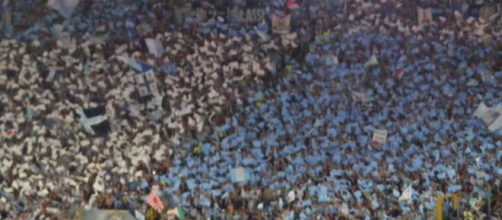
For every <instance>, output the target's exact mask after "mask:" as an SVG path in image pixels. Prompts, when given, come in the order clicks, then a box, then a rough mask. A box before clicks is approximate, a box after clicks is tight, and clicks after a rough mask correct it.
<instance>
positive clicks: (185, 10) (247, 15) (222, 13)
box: [175, 5, 267, 23]
mask: <svg viewBox="0 0 502 220" xmlns="http://www.w3.org/2000/svg"><path fill="white" fill-rule="evenodd" d="M266 14H267V10H266V9H265V8H247V9H242V8H239V7H232V8H230V7H229V8H227V9H226V10H217V9H206V8H192V7H190V6H188V5H186V6H183V7H177V8H176V9H175V19H176V22H178V23H182V22H184V21H185V20H186V19H187V18H189V17H193V18H197V19H198V20H199V21H202V22H205V21H207V20H209V19H211V18H217V17H222V18H225V19H226V20H231V21H236V22H245V23H258V22H261V21H263V20H265V19H266Z"/></svg>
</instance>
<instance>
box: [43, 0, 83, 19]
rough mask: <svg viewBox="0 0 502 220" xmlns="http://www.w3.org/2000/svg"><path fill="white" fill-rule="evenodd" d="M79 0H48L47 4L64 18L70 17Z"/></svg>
mask: <svg viewBox="0 0 502 220" xmlns="http://www.w3.org/2000/svg"><path fill="white" fill-rule="evenodd" d="M79 1H80V0H49V1H48V2H47V6H49V7H50V8H53V9H54V10H56V11H58V12H59V14H61V15H62V16H63V17H65V18H69V17H71V15H72V14H73V11H74V10H75V7H76V6H77V5H78V2H79Z"/></svg>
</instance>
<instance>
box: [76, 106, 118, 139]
mask: <svg viewBox="0 0 502 220" xmlns="http://www.w3.org/2000/svg"><path fill="white" fill-rule="evenodd" d="M75 112H76V113H77V115H78V116H79V121H80V123H81V124H82V125H83V126H84V129H85V131H86V132H87V133H89V134H91V135H103V134H106V133H108V131H109V130H110V122H109V121H108V116H107V115H106V108H105V106H100V107H96V108H87V109H82V108H78V109H77V110H76V111H75Z"/></svg>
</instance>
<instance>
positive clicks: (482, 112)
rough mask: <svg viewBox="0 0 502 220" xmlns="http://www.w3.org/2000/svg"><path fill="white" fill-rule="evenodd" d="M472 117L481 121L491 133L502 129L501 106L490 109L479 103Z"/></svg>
mask: <svg viewBox="0 0 502 220" xmlns="http://www.w3.org/2000/svg"><path fill="white" fill-rule="evenodd" d="M474 116H475V117H478V118H479V119H481V120H482V121H483V122H484V123H485V124H486V126H488V130H490V131H491V132H495V131H497V130H499V129H501V128H502V104H499V105H497V106H495V107H491V108H490V107H488V106H486V105H485V103H481V104H479V107H478V108H477V109H476V111H474Z"/></svg>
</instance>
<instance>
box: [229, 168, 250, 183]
mask: <svg viewBox="0 0 502 220" xmlns="http://www.w3.org/2000/svg"><path fill="white" fill-rule="evenodd" d="M250 179H251V173H250V172H249V170H248V169H246V168H244V167H237V168H234V169H232V170H230V180H231V181H232V182H234V183H236V182H243V183H245V182H248V181H249V180H250Z"/></svg>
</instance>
